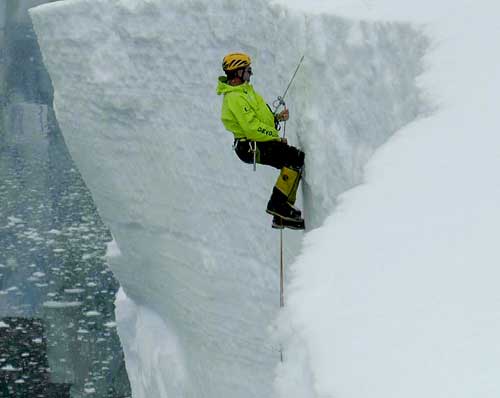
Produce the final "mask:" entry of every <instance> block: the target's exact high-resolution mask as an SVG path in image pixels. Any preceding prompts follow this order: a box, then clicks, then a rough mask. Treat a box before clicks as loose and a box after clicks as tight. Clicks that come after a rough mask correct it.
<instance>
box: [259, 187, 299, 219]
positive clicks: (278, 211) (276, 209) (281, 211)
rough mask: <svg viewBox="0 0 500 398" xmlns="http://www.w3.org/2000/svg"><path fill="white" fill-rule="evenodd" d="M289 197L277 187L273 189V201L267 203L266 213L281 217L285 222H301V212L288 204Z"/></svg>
mask: <svg viewBox="0 0 500 398" xmlns="http://www.w3.org/2000/svg"><path fill="white" fill-rule="evenodd" d="M286 200H287V197H286V196H285V194H283V192H281V191H280V190H279V189H277V188H276V187H275V188H273V194H272V195H271V199H269V202H268V203H267V209H266V212H267V213H268V214H271V215H273V216H278V217H281V218H283V219H285V220H289V221H294V220H300V219H301V218H300V217H301V212H300V210H298V209H296V208H295V207H293V206H291V205H290V204H289V203H287V201H286Z"/></svg>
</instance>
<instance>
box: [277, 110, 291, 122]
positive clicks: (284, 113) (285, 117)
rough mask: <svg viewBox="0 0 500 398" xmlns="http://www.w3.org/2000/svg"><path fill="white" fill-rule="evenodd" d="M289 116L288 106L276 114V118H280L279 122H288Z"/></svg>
mask: <svg viewBox="0 0 500 398" xmlns="http://www.w3.org/2000/svg"><path fill="white" fill-rule="evenodd" d="M289 117H290V114H289V112H288V109H287V108H285V109H283V110H282V111H281V112H280V113H278V114H277V115H276V119H277V120H278V122H286V121H287V120H288V118H289Z"/></svg>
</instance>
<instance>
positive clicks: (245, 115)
mask: <svg viewBox="0 0 500 398" xmlns="http://www.w3.org/2000/svg"><path fill="white" fill-rule="evenodd" d="M222 69H223V70H224V72H225V74H226V76H220V77H219V82H218V86H217V94H218V95H221V94H223V95H224V99H223V102H222V115H221V119H222V123H223V124H224V127H225V128H226V129H227V130H229V131H230V132H232V133H233V134H234V146H233V148H234V150H235V152H236V155H237V156H238V157H239V158H240V159H241V160H242V161H243V162H245V163H249V164H252V163H258V164H263V165H268V166H272V167H275V168H277V169H280V170H281V171H280V175H279V177H278V180H277V182H276V185H275V186H274V188H273V191H272V194H271V198H270V199H269V202H268V204H267V209H266V211H267V213H269V214H271V215H273V216H274V217H273V223H272V226H273V228H278V229H282V228H283V227H287V228H291V229H304V228H305V224H304V219H303V218H302V214H301V211H300V210H299V209H297V208H295V207H294V203H295V199H296V194H297V189H298V186H299V182H300V178H301V175H302V169H303V167H304V157H305V154H304V152H302V151H301V150H299V149H297V148H295V147H293V146H290V145H288V142H287V140H286V139H285V138H281V137H280V135H279V131H278V129H277V127H278V126H279V122H281V121H286V120H288V118H289V111H288V109H286V108H285V109H284V110H283V111H281V112H279V113H277V114H274V113H273V112H272V111H271V108H270V107H269V106H268V105H267V104H266V103H265V101H264V100H263V99H262V97H261V96H260V95H259V94H258V93H257V92H256V91H255V90H254V88H253V87H252V85H251V84H250V76H252V68H251V60H250V57H249V56H248V55H247V54H244V53H230V54H228V55H226V56H225V57H224V59H223V62H222Z"/></svg>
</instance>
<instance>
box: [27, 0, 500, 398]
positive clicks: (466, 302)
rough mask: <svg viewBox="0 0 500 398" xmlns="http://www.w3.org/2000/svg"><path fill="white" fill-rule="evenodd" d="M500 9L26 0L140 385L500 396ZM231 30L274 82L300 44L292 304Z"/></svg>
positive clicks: (217, 391)
mask: <svg viewBox="0 0 500 398" xmlns="http://www.w3.org/2000/svg"><path fill="white" fill-rule="evenodd" d="M499 11H500V6H499V5H497V3H496V2H493V1H487V0H484V1H482V2H480V3H477V2H474V3H473V2H470V1H465V0H462V1H448V0H447V1H442V2H440V3H439V4H435V3H434V2H432V3H431V2H430V1H429V0H425V1H421V2H412V3H409V2H396V1H394V0H379V1H377V0H352V1H349V0H339V1H326V0H323V1H321V0H310V1H307V2H306V1H305V0H290V1H286V2H285V1H284V0H274V1H272V2H267V1H264V0H255V1H252V2H228V1H224V0H214V1H208V0H190V1H180V0H178V1H177V0H162V1H160V0H149V1H139V0H114V1H105V0H92V1H90V0H67V1H64V2H56V3H51V4H47V5H44V6H40V7H38V8H36V9H34V10H32V13H31V15H32V19H33V22H34V25H35V28H36V31H37V34H38V38H39V42H40V45H41V48H42V52H43V55H44V59H45V63H46V66H47V68H48V70H49V72H50V74H51V78H52V81H53V84H54V88H55V92H56V94H55V107H56V108H57V118H58V122H59V124H60V126H61V129H62V131H63V134H64V135H65V139H66V142H67V144H68V147H69V149H70V151H71V153H72V156H73V157H74V159H75V161H76V163H77V165H78V167H79V168H80V171H81V173H82V175H83V177H84V178H85V180H86V182H87V184H88V186H89V188H90V189H91V191H92V193H93V197H94V199H95V202H96V204H97V206H98V207H99V210H100V214H101V216H102V218H103V220H104V221H105V223H106V224H107V225H108V226H109V227H110V229H111V231H112V233H113V236H114V238H115V240H114V241H113V242H112V243H111V244H110V245H109V250H108V260H109V262H110V264H111V266H112V269H113V272H114V273H115V275H116V276H117V277H118V279H119V280H120V283H121V285H122V286H123V291H122V292H121V293H120V294H119V297H118V298H117V325H118V330H119V333H120V336H121V339H122V343H123V344H124V351H125V355H126V360H127V369H128V372H129V376H130V380H131V384H132V389H133V394H134V397H136V398H143V397H144V398H146V397H151V396H162V397H163V396H165V397H225V396H231V397H255V396H258V397H271V396H273V397H276V398H285V397H286V398H299V397H301V398H303V397H306V398H309V397H310V398H330V397H332V398H333V397H335V398H337V397H340V398H341V397H353V398H365V397H371V398H379V397H380V398H382V397H384V398H387V397H394V398H396V397H398V398H399V397H405V398H409V397H422V396H431V397H454V398H461V397H464V398H465V397H471V396H478V397H482V398H483V397H486V398H489V397H498V395H499V394H500V383H499V382H498V375H499V374H500V341H499V340H498V335H499V334H500V309H499V308H500V307H499V305H500V291H499V290H498V288H497V286H496V285H497V283H496V282H497V281H498V279H499V276H500V271H498V267H497V266H496V265H497V264H498V263H499V260H500V259H499V257H500V254H499V253H498V250H497V249H496V247H497V244H496V236H497V235H498V229H499V227H498V226H499V225H500V212H499V211H498V210H497V207H498V203H500V184H499V183H497V182H496V181H497V177H496V171H497V170H499V169H500V145H499V144H500V142H499V141H500V139H499V138H498V131H499V125H500V120H499V117H498V112H497V110H496V107H497V105H496V104H497V97H498V92H500V77H499V73H498V70H499V67H500V54H499V53H498V51H494V38H495V37H498V33H499V32H500V28H499V26H500V25H498V23H497V21H496V18H497V16H498V13H499ZM235 21H237V23H235ZM234 50H243V51H246V52H248V53H249V54H250V55H251V56H252V57H253V60H254V62H253V70H254V76H253V78H252V81H253V84H254V86H255V87H256V89H257V91H259V92H261V93H262V94H263V96H264V97H265V98H266V99H267V100H268V101H269V102H271V101H272V100H273V99H274V98H275V97H276V96H277V95H281V94H282V91H283V89H284V87H285V85H286V84H287V82H288V79H289V78H290V75H291V73H292V72H293V69H294V67H295V65H296V62H297V61H298V59H299V58H300V56H301V55H302V54H304V55H305V61H304V65H303V67H302V68H301V70H300V71H299V73H298V74H297V78H296V81H295V82H294V85H293V86H292V88H291V90H290V92H289V93H288V94H287V95H288V96H287V102H288V105H289V108H290V111H291V120H290V122H288V123H287V135H288V136H289V140H290V142H291V143H292V144H295V145H298V146H300V147H301V148H303V149H304V150H305V152H306V154H307V157H306V175H305V179H304V190H303V192H304V195H303V198H301V204H302V205H303V206H304V210H305V214H306V220H307V224H308V227H309V228H308V232H307V233H306V234H305V235H302V234H300V233H297V232H293V233H288V232H287V233H286V234H285V245H286V247H287V252H286V260H287V270H290V271H291V273H290V274H288V275H289V277H288V281H287V282H288V283H287V286H286V307H285V309H284V310H283V311H279V308H278V303H279V300H278V299H279V292H278V289H279V274H278V271H279V269H278V264H279V256H278V255H279V253H278V249H279V247H278V243H279V234H277V233H276V232H274V231H272V230H271V229H270V225H269V222H270V220H269V218H268V217H267V216H266V215H265V214H264V212H263V210H264V208H265V204H266V201H267V197H268V195H269V193H270V189H271V187H272V185H273V183H274V179H275V177H276V172H275V171H274V170H269V169H268V168H265V167H258V168H257V173H253V172H252V171H251V168H249V167H248V166H245V165H243V164H242V163H240V162H239V161H238V160H237V159H236V158H235V156H234V154H233V153H231V141H232V137H231V135H230V134H229V133H227V132H225V131H224V130H223V128H222V126H221V123H220V120H219V112H220V98H217V97H216V95H215V84H216V79H217V75H218V74H219V73H220V72H221V71H220V61H221V58H222V56H223V55H224V54H225V53H227V52H229V51H234ZM367 162H368V163H367ZM302 239H303V241H302V242H301V240H302ZM299 251H300V254H299ZM297 255H298V256H297ZM280 346H281V347H283V349H284V361H283V363H280V361H279V358H280V356H279V352H278V349H279V347H280Z"/></svg>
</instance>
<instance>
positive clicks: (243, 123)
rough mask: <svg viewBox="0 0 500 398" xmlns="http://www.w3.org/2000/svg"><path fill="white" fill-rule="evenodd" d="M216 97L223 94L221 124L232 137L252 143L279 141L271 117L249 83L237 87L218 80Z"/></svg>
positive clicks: (271, 114)
mask: <svg viewBox="0 0 500 398" xmlns="http://www.w3.org/2000/svg"><path fill="white" fill-rule="evenodd" d="M217 94H218V95H221V94H224V99H223V101H222V115H221V119H222V123H223V124H224V127H225V128H226V130H229V131H230V132H232V133H233V134H234V137H235V138H246V139H248V140H252V141H279V140H280V135H279V132H278V130H276V128H275V127H274V115H273V113H272V112H271V110H270V109H269V107H268V106H267V104H266V103H265V101H264V100H263V99H262V97H261V96H260V95H259V94H257V93H256V92H255V90H254V89H253V87H252V85H251V84H248V83H243V84H240V85H239V86H230V85H229V84H227V78H226V77H225V76H221V77H219V84H218V85H217Z"/></svg>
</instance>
